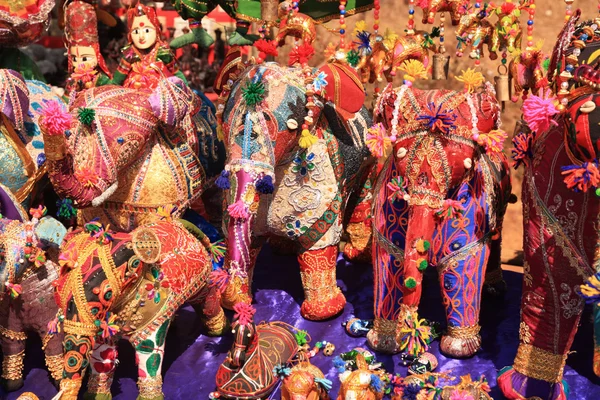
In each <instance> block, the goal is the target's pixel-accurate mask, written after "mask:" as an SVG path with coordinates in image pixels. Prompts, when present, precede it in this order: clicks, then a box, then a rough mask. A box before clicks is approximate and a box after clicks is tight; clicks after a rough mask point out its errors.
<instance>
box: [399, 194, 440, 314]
mask: <svg viewBox="0 0 600 400" xmlns="http://www.w3.org/2000/svg"><path fill="white" fill-rule="evenodd" d="M411 201H412V199H411ZM435 218H436V216H435V210H434V209H433V208H431V207H430V206H428V205H424V204H419V205H414V206H413V205H411V206H410V211H409V218H408V228H407V230H406V247H405V253H404V272H405V273H404V282H403V286H404V299H403V304H405V305H407V306H409V307H411V308H413V307H414V308H415V309H416V307H417V306H418V305H419V300H420V298H421V290H422V286H421V282H422V280H423V271H425V269H426V268H427V266H428V265H429V247H430V244H431V238H432V236H433V233H434V229H435Z"/></svg>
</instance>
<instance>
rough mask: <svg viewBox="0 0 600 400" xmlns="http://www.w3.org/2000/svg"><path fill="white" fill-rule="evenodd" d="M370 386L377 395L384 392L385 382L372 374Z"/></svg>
mask: <svg viewBox="0 0 600 400" xmlns="http://www.w3.org/2000/svg"><path fill="white" fill-rule="evenodd" d="M369 386H371V389H373V391H375V392H377V393H381V392H383V386H384V385H383V381H382V380H381V378H380V377H379V376H377V375H375V374H371V383H370V384H369Z"/></svg>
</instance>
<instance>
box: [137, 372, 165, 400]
mask: <svg viewBox="0 0 600 400" xmlns="http://www.w3.org/2000/svg"><path fill="white" fill-rule="evenodd" d="M137 384H138V388H139V389H140V395H139V397H140V398H143V399H157V398H162V396H163V392H162V377H161V376H160V375H158V376H156V377H151V376H147V377H145V378H138V382H137Z"/></svg>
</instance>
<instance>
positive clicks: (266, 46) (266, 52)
mask: <svg viewBox="0 0 600 400" xmlns="http://www.w3.org/2000/svg"><path fill="white" fill-rule="evenodd" d="M254 47H256V50H258V51H259V57H260V58H262V59H263V60H264V59H265V58H267V56H273V57H276V56H277V55H278V54H279V52H278V51H277V43H276V42H275V41H274V40H266V39H259V40H257V41H256V42H254Z"/></svg>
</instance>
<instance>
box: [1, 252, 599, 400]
mask: <svg viewBox="0 0 600 400" xmlns="http://www.w3.org/2000/svg"><path fill="white" fill-rule="evenodd" d="M257 263H258V265H260V266H261V268H258V269H257V270H256V274H255V277H254V290H253V291H254V293H256V295H255V306H256V309H257V312H256V315H255V320H256V322H257V323H259V322H261V321H263V320H267V321H268V320H270V321H276V320H281V321H285V322H288V323H290V324H292V325H294V326H296V327H297V328H299V329H305V330H307V331H308V332H309V333H310V335H311V336H312V342H311V344H313V345H314V343H316V342H317V341H319V340H327V341H330V342H332V343H334V344H335V346H336V351H335V352H334V356H335V355H338V354H339V353H340V351H348V350H351V349H352V348H354V347H356V346H365V338H352V337H350V336H348V335H347V334H346V333H345V331H344V328H343V327H342V325H341V324H342V322H344V321H346V320H347V319H349V318H350V317H351V316H353V315H355V316H357V317H360V318H373V306H372V304H373V276H372V267H371V266H370V265H367V264H350V263H347V262H345V261H343V260H339V261H338V271H337V273H338V275H337V276H338V284H339V285H340V287H341V288H342V289H343V291H344V294H346V297H347V299H348V305H347V306H346V308H345V310H344V313H343V314H342V315H340V316H338V317H337V318H335V319H332V320H329V321H322V322H310V321H306V320H303V319H302V318H301V317H300V304H301V302H302V299H303V292H302V286H301V283H300V279H298V264H297V261H296V257H295V256H277V255H274V254H273V253H272V251H271V249H270V248H269V247H267V246H265V247H264V248H263V251H262V252H261V254H260V255H259V257H258V260H257ZM425 275H426V276H425V279H424V293H423V301H422V303H421V308H420V310H419V314H420V315H422V316H423V317H425V318H431V319H435V320H437V321H440V322H443V321H445V314H444V308H443V306H442V303H441V299H440V293H439V285H438V283H437V282H436V280H437V277H436V273H435V271H434V269H429V270H427V272H426V274H425ZM505 279H506V281H507V283H508V292H507V293H506V295H505V296H504V299H503V300H499V301H489V300H487V299H484V301H483V303H482V306H481V320H480V323H481V325H482V326H483V329H482V337H483V349H482V350H481V351H480V352H479V353H478V354H477V355H476V356H475V357H473V358H471V359H467V360H453V359H448V358H445V357H444V356H441V355H440V354H439V350H438V348H439V342H434V344H433V346H432V352H433V353H434V354H435V355H436V356H437V357H438V360H439V362H440V366H439V367H438V369H437V371H445V372H448V371H450V370H452V372H451V374H452V375H454V376H460V375H463V374H467V373H471V374H472V375H473V378H476V377H477V376H478V375H479V374H482V373H483V374H485V376H486V377H487V378H488V380H489V381H490V386H491V387H492V393H491V395H492V397H493V398H494V399H502V398H503V397H502V395H501V393H500V390H499V389H498V387H497V385H496V374H497V371H498V370H499V369H500V368H502V367H504V366H506V365H510V364H511V363H512V360H513V358H514V355H515V353H516V350H517V345H518V340H517V338H518V329H519V307H520V298H521V281H522V275H520V274H516V273H512V272H505ZM228 316H229V318H230V319H231V317H232V315H231V313H229V315H228ZM232 339H233V338H232V337H231V335H230V334H229V335H228V336H225V337H223V338H210V337H207V336H205V335H203V334H202V333H201V329H200V321H199V319H198V318H197V316H196V315H195V313H194V311H193V310H192V308H191V307H189V306H187V307H184V308H183V309H181V310H180V311H179V312H178V315H177V317H176V318H175V321H174V323H173V324H172V326H171V328H170V329H169V334H168V337H167V344H166V349H165V359H164V363H163V377H164V387H163V390H164V393H165V399H166V400H171V399H173V400H175V399H187V400H196V399H202V400H205V399H207V398H208V394H209V393H210V392H212V391H214V390H215V375H216V372H217V369H218V367H219V365H220V364H221V363H222V362H223V360H224V359H225V357H226V353H227V351H228V350H229V349H230V347H231V344H232ZM592 349H593V341H592V323H591V313H590V310H587V309H586V312H585V313H584V316H583V318H582V326H581V328H580V329H579V331H578V333H577V337H576V340H575V343H574V345H573V351H575V353H574V354H571V355H570V356H569V359H568V360H567V367H566V368H565V379H566V381H567V382H568V384H569V386H570V390H571V398H572V399H578V400H593V399H597V398H598V393H600V386H598V385H600V379H598V378H595V377H594V375H593V372H592V355H593V351H592ZM377 358H378V360H380V361H381V362H383V364H384V366H385V368H386V369H387V370H388V371H389V372H394V373H399V374H401V375H402V376H405V375H406V373H407V372H406V371H407V368H406V367H403V366H401V365H399V363H400V356H399V355H395V356H387V355H377ZM119 360H120V363H119V365H118V367H117V371H116V376H115V380H114V382H113V386H112V393H113V396H114V397H113V399H115V400H130V399H134V398H135V397H136V396H137V389H136V385H135V382H136V380H137V373H136V367H135V360H134V352H133V349H132V348H131V347H130V346H129V345H128V344H127V343H126V342H124V341H121V342H120V343H119ZM311 362H312V363H313V364H314V365H316V366H317V367H319V368H320V369H321V370H322V371H323V372H324V373H325V376H326V378H328V379H331V380H332V381H333V389H332V391H331V395H332V397H333V398H335V396H336V395H337V392H338V390H339V388H340V382H339V379H338V377H337V372H336V371H335V369H334V368H333V364H332V357H325V356H323V355H322V354H318V355H317V356H316V357H315V358H313V359H312V360H311ZM25 374H26V380H25V386H24V387H23V388H22V389H20V390H19V391H17V392H14V393H10V394H8V395H7V394H6V393H3V392H1V391H0V399H6V400H15V399H16V398H17V397H18V395H19V394H21V393H23V392H27V391H29V392H34V393H36V394H37V395H38V396H40V399H43V400H50V399H51V398H52V397H53V396H54V395H55V394H56V389H54V387H53V386H52V385H51V384H50V382H49V380H48V378H47V372H46V369H45V367H44V361H43V355H42V352H41V350H40V346H39V341H38V342H36V340H31V341H30V342H29V346H28V347H27V358H26V360H25ZM0 390H1V389H0ZM82 393H83V390H82V391H81V394H80V397H81V396H82ZM270 398H272V399H279V398H281V396H280V391H279V389H276V391H275V392H274V393H273V394H272V395H271V397H270Z"/></svg>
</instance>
